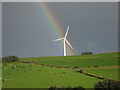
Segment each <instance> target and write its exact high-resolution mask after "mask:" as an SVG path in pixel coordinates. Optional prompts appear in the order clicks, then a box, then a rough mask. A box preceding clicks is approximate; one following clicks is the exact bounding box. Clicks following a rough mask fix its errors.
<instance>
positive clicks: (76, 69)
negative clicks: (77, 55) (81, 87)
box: [21, 62, 120, 81]
mask: <svg viewBox="0 0 120 90" xmlns="http://www.w3.org/2000/svg"><path fill="white" fill-rule="evenodd" d="M21 63H28V64H34V65H41V66H47V67H55V68H60V69H63V68H64V69H69V70H74V71H76V72H79V73H82V74H84V75H87V76H91V77H95V78H98V79H102V80H112V79H108V78H104V77H101V76H96V75H94V74H92V73H87V72H85V71H84V70H92V69H93V70H95V69H113V68H120V66H99V67H92V68H71V67H61V66H52V65H45V64H38V63H31V62H21ZM112 81H120V80H112Z"/></svg>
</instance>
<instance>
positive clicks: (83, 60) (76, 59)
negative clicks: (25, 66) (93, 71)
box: [21, 53, 120, 67]
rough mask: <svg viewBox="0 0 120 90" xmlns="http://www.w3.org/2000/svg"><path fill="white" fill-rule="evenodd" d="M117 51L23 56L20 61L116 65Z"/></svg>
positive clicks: (84, 65)
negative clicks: (61, 55)
mask: <svg viewBox="0 0 120 90" xmlns="http://www.w3.org/2000/svg"><path fill="white" fill-rule="evenodd" d="M118 55H120V54H119V53H104V54H96V55H80V56H66V57H38V58H23V59H22V60H21V61H35V62H37V63H40V64H48V65H56V66H68V67H91V66H111V65H118Z"/></svg>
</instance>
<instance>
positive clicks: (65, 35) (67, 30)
mask: <svg viewBox="0 0 120 90" xmlns="http://www.w3.org/2000/svg"><path fill="white" fill-rule="evenodd" d="M68 30H69V26H68V27H67V31H66V33H65V37H64V38H66V37H67V34H68Z"/></svg>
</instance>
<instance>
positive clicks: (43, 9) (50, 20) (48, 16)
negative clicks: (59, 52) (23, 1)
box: [37, 2, 74, 55]
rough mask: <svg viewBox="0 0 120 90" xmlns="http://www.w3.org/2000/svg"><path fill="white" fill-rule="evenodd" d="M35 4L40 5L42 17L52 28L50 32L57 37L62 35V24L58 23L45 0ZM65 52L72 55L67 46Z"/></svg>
mask: <svg viewBox="0 0 120 90" xmlns="http://www.w3.org/2000/svg"><path fill="white" fill-rule="evenodd" d="M37 4H38V5H39V6H40V10H41V12H42V13H43V14H44V17H45V18H46V20H47V21H48V23H49V25H50V26H51V27H52V29H53V32H52V33H55V35H56V36H57V38H61V37H64V33H63V31H62V26H61V25H60V23H59V21H58V20H57V18H56V16H55V15H54V12H53V11H52V9H50V7H49V6H48V4H47V2H37ZM66 27H67V26H66ZM61 43H62V42H61ZM62 45H63V43H62ZM67 53H68V54H69V55H74V51H73V50H72V49H70V48H68V47H67Z"/></svg>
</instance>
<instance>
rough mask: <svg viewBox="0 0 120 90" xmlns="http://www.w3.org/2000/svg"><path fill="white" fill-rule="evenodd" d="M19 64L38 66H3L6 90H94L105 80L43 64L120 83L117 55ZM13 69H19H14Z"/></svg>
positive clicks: (110, 54)
mask: <svg viewBox="0 0 120 90" xmlns="http://www.w3.org/2000/svg"><path fill="white" fill-rule="evenodd" d="M20 61H21V62H23V61H24V62H34V63H37V64H34V63H21V62H9V63H4V64H3V67H2V70H3V77H2V80H3V88H49V87H51V86H58V87H77V86H82V87H83V88H93V87H94V84H95V83H96V82H98V81H102V80H101V79H98V78H96V77H91V76H88V75H85V74H82V73H79V72H77V71H75V70H73V69H67V68H66V69H65V68H56V67H48V66H42V65H41V64H45V65H53V66H65V67H81V68H78V69H77V70H81V69H84V71H85V72H88V73H92V74H95V75H96V76H102V77H105V78H108V79H113V80H119V79H118V70H120V69H118V68H119V67H118V53H104V54H96V55H80V56H66V57H38V58H22V59H21V60H20ZM14 66H16V67H15V68H14ZM88 81H89V82H88Z"/></svg>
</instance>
